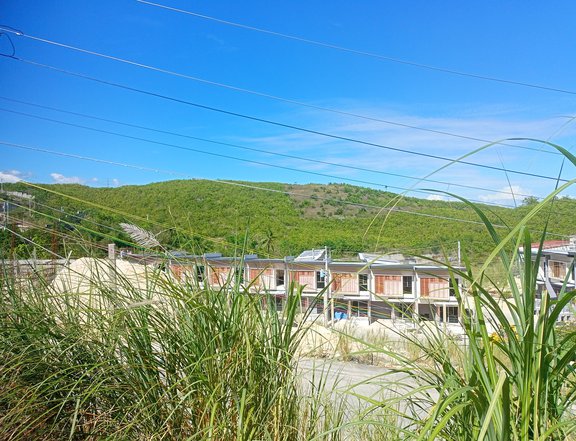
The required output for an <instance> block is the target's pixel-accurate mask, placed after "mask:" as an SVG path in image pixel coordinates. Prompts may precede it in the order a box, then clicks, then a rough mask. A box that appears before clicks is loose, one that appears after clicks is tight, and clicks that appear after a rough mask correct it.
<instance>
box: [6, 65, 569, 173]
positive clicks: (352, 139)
mask: <svg viewBox="0 0 576 441" xmlns="http://www.w3.org/2000/svg"><path fill="white" fill-rule="evenodd" d="M7 58H11V59H13V60H16V61H20V62H23V63H26V64H30V65H33V66H38V67H42V68H46V69H50V70H54V71H56V72H60V73H64V74H66V75H71V76H75V77H77V78H83V79H87V80H90V81H94V82H96V83H99V84H106V85H109V86H113V87H117V88H120V89H124V90H128V91H131V92H137V93H140V94H144V95H148V96H153V97H156V98H160V99H164V100H168V101H172V102H176V103H180V104H184V105H188V106H192V107H196V108H199V109H204V110H210V111H213V112H217V113H221V114H224V115H230V116H235V117H238V118H243V119H247V120H250V121H257V122H261V123H264V124H270V125H274V126H277V127H283V128H287V129H292V130H296V131H300V132H304V133H310V134H313V135H318V136H322V137H327V138H331V139H337V140H340V141H346V142H351V143H355V144H360V145H366V146H369V147H375V148H379V149H384V150H390V151H396V152H401V153H406V154H409V155H415V156H421V157H425V158H430V159H437V160H440V161H445V162H449V163H451V164H452V163H458V164H464V165H469V166H472V167H479V168H484V169H488V170H497V171H505V170H504V169H502V168H501V167H496V166H491V165H487V164H479V163H475V162H470V161H464V160H463V159H462V158H465V157H468V156H470V155H471V153H468V154H466V155H463V156H461V157H460V158H456V159H453V158H447V157H445V156H440V155H432V154H429V153H423V152H417V151H411V150H407V149H402V148H399V147H391V146H387V145H383V144H377V143H373V142H369V141H362V140H358V139H355V138H350V137H346V136H340V135H334V134H330V133H326V132H321V131H318V130H312V129H306V128H303V127H299V126H295V125H291V124H285V123H280V122H277V121H272V120H268V119H265V118H259V117H255V116H250V115H246V114H242V113H238V112H232V111H229V110H224V109H220V108H217V107H211V106H206V105H203V104H199V103H195V102H192V101H188V100H184V99H180V98H176V97H172V96H168V95H163V94H160V93H156V92H150V91H147V90H143V89H138V88H135V87H131V86H126V85H123V84H119V83H114V82H112V81H107V80H102V79H99V78H95V77H91V76H89V75H85V74H80V73H77V72H72V71H69V70H66V69H60V68H58V67H54V66H50V65H47V64H43V63H38V62H36V61H31V60H27V59H23V58H19V57H7ZM494 144H497V143H494ZM477 150H479V149H477ZM475 152H476V151H474V152H473V153H475ZM506 171H507V172H508V173H513V174H518V175H524V176H531V177H534V178H541V179H547V180H552V181H557V180H558V179H557V178H556V177H552V176H546V175H540V174H537V173H528V172H522V171H519V170H513V169H509V170H506ZM560 181H562V182H567V181H566V180H563V179H562V180H560Z"/></svg>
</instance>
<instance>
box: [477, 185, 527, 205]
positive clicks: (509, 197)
mask: <svg viewBox="0 0 576 441" xmlns="http://www.w3.org/2000/svg"><path fill="white" fill-rule="evenodd" d="M498 191H499V192H498V193H493V194H481V195H480V196H478V198H479V199H480V200H481V201H484V202H490V203H506V202H512V201H514V200H515V201H516V202H517V203H520V202H521V201H523V200H524V197H525V196H519V195H526V194H531V191H530V190H526V189H524V188H522V187H520V186H519V185H512V186H510V187H502V188H500V189H499V190H498Z"/></svg>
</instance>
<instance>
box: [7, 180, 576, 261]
mask: <svg viewBox="0 0 576 441" xmlns="http://www.w3.org/2000/svg"><path fill="white" fill-rule="evenodd" d="M254 187H260V188H265V189H267V190H269V191H263V190H261V189H256V188H254ZM6 191H9V192H14V191H20V192H25V193H27V194H30V195H32V196H34V203H31V204H30V206H29V204H28V202H26V201H23V200H21V199H18V198H17V197H16V198H15V197H14V196H10V195H7V194H6ZM2 197H3V198H5V199H8V200H11V201H12V202H13V205H11V210H10V212H9V217H8V222H12V225H13V226H12V227H11V229H12V230H15V229H18V234H20V235H21V236H24V237H26V238H28V239H29V240H32V241H34V242H35V243H37V244H39V245H41V246H42V247H43V248H40V249H37V251H36V253H37V255H38V253H40V255H43V257H49V253H48V251H47V250H52V251H56V252H58V253H59V254H62V253H70V252H71V253H72V255H79V254H82V253H85V252H86V244H100V245H105V244H107V243H110V242H111V241H114V242H116V243H117V244H118V245H119V246H126V242H129V241H130V239H129V237H128V236H127V235H125V234H124V233H123V232H122V231H121V229H120V227H119V224H120V223H121V222H127V223H132V224H136V225H138V226H140V227H142V228H145V229H147V230H149V231H152V232H154V233H155V234H158V235H159V236H158V237H159V239H160V240H161V242H162V243H163V244H165V245H166V246H167V247H168V248H172V249H185V250H187V251H189V252H195V253H202V252H207V251H216V252H222V253H225V254H233V253H235V252H240V250H241V249H246V250H247V252H257V253H259V254H261V255H271V256H274V257H281V256H285V255H296V254H298V253H300V252H301V251H302V250H304V249H309V248H313V247H322V246H329V247H330V248H332V250H333V253H334V255H335V256H345V255H350V254H354V253H356V252H358V251H377V252H391V251H400V252H405V253H415V254H424V253H431V252H434V253H441V252H446V253H448V254H451V255H454V254H455V252H456V243H457V241H458V240H459V241H461V244H462V249H463V251H464V252H465V253H466V254H467V255H468V256H470V257H471V258H472V260H478V259H481V258H482V257H483V256H485V255H486V253H487V251H488V250H489V249H490V243H489V238H488V236H487V233H486V230H485V228H484V227H483V226H482V225H480V224H479V218H478V216H477V215H476V214H475V213H474V211H473V210H472V209H471V208H469V207H468V206H467V205H466V204H464V203H461V202H446V201H429V200H423V199H418V198H410V197H398V195H396V194H394V193H390V192H383V191H378V190H373V189H368V188H363V187H356V186H352V185H346V184H329V185H319V184H308V185H290V184H280V183H248V182H235V183H233V185H231V184H230V183H228V184H226V183H221V182H214V181H204V180H186V181H184V180H180V181H168V182H160V183H154V184H149V185H143V186H124V187H118V188H93V187H85V186H81V185H38V186H31V185H29V184H23V183H20V184H11V185H5V193H4V194H3V195H2ZM533 203H534V201H531V202H529V203H526V204H524V205H522V206H520V207H518V208H516V209H507V208H499V207H493V206H483V209H484V210H486V211H487V212H488V216H489V217H490V219H491V220H492V221H493V222H494V223H496V224H500V225H503V226H504V225H506V224H508V225H513V224H514V223H515V221H517V220H518V219H520V218H521V216H523V215H524V214H525V213H527V212H528V210H529V209H530V206H531V204H533ZM575 208H576V201H575V200H573V199H569V198H562V199H559V200H557V201H555V205H554V207H553V209H552V210H548V211H549V213H548V211H547V213H546V214H545V215H542V216H540V217H539V218H538V219H537V220H536V221H535V222H533V227H534V229H541V228H542V227H543V226H544V224H545V222H546V220H547V218H548V216H549V227H548V230H549V231H550V232H552V233H556V234H564V235H569V234H573V233H576V228H574V223H573V221H572V218H571V214H572V213H574V209H575ZM15 224H19V225H20V226H19V227H18V226H16V225H15ZM500 230H501V232H502V234H504V232H505V229H504V228H501V229H500ZM0 240H2V250H3V254H4V255H6V254H7V253H8V250H14V249H15V248H17V247H19V248H18V249H19V254H26V253H31V248H32V247H31V245H30V244H29V242H27V241H26V240H24V239H23V238H21V237H19V236H15V235H13V234H11V233H10V232H9V231H3V232H2V235H1V236H0Z"/></svg>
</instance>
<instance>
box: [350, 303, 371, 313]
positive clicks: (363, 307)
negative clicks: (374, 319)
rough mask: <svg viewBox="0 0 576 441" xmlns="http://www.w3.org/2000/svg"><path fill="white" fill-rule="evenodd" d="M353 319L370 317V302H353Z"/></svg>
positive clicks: (351, 307) (351, 306)
mask: <svg viewBox="0 0 576 441" xmlns="http://www.w3.org/2000/svg"><path fill="white" fill-rule="evenodd" d="M350 309H351V311H350V312H351V313H352V317H368V302H356V301H353V302H351V305H350Z"/></svg>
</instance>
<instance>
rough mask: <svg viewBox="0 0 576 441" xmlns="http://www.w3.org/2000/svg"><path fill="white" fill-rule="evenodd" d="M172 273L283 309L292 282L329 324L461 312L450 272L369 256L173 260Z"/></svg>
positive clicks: (444, 317)
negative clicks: (260, 297)
mask: <svg viewBox="0 0 576 441" xmlns="http://www.w3.org/2000/svg"><path fill="white" fill-rule="evenodd" d="M170 269H171V272H172V274H173V275H174V277H175V278H177V279H178V280H180V281H183V282H186V283H192V284H195V285H197V286H200V287H204V286H208V285H209V286H211V287H212V288H216V289H222V288H225V289H227V288H229V287H231V286H240V287H242V288H243V289H246V290H248V291H249V292H251V293H254V294H256V295H258V294H261V295H262V294H266V297H264V296H263V301H266V300H268V301H269V300H270V299H272V301H274V307H275V308H276V309H278V310H281V309H282V308H283V306H284V302H285V299H286V295H287V292H288V291H289V289H290V286H291V284H292V285H294V286H295V287H296V288H299V289H301V290H302V297H301V302H302V309H303V310H308V312H309V313H310V315H311V316H312V317H317V316H324V317H325V318H326V319H327V320H331V319H334V320H340V319H348V318H356V319H364V320H366V321H368V322H370V323H372V322H374V321H376V320H383V319H402V318H406V317H412V316H417V317H419V318H421V319H423V320H436V321H439V322H445V323H457V322H458V321H459V318H460V315H461V313H462V312H461V311H459V307H458V302H457V299H456V295H455V294H456V292H455V289H456V287H455V286H453V284H452V281H451V279H450V275H449V272H448V270H447V269H446V268H443V267H440V266H432V265H425V264H421V263H416V262H415V261H406V260H402V261H399V260H398V259H394V260H386V259H383V258H380V257H378V256H376V255H368V254H365V253H360V254H359V256H358V260H355V261H333V260H331V259H330V257H329V255H328V250H327V249H321V250H309V251H305V252H303V253H302V254H300V255H299V256H298V257H295V258H294V257H285V258H284V259H261V258H258V257H257V256H256V255H247V256H243V257H242V258H236V257H223V256H222V255H220V254H206V255H203V256H180V257H179V258H175V259H173V260H172V261H171V263H170ZM456 283H458V284H459V281H456Z"/></svg>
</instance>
